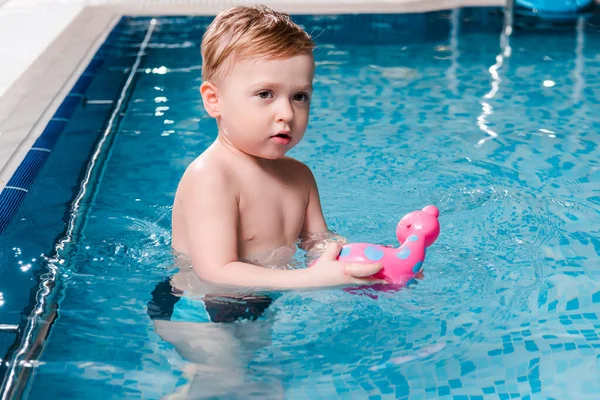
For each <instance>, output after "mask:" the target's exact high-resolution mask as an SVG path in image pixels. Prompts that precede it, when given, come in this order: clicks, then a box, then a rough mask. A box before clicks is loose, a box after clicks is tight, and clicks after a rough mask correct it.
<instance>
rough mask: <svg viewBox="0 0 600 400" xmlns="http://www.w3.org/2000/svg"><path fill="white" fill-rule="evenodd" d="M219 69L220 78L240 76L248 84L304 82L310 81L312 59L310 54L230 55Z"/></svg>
mask: <svg viewBox="0 0 600 400" xmlns="http://www.w3.org/2000/svg"><path fill="white" fill-rule="evenodd" d="M220 69H221V71H220V72H221V73H220V74H219V75H220V76H221V77H222V78H240V79H242V81H243V83H244V84H248V85H252V84H254V83H256V82H268V81H273V82H276V81H278V80H286V81H290V80H291V81H294V82H296V83H301V84H306V83H312V78H313V74H314V59H313V57H312V54H299V55H295V56H291V57H279V58H269V57H265V56H261V55H252V56H246V57H231V58H230V59H228V60H225V62H224V63H223V64H222V65H221V68H220ZM304 81H306V82H304Z"/></svg>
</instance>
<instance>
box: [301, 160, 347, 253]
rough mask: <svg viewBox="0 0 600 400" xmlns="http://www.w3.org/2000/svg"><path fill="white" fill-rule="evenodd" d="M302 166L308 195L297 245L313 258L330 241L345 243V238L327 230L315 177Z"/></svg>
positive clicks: (308, 169)
mask: <svg viewBox="0 0 600 400" xmlns="http://www.w3.org/2000/svg"><path fill="white" fill-rule="evenodd" d="M302 166H303V167H304V168H303V171H302V172H303V173H304V179H305V180H306V182H307V184H308V185H309V196H308V204H307V206H306V213H305V217H304V225H303V226H302V232H301V233H300V238H301V241H300V244H299V247H300V248H301V249H302V250H305V251H307V252H309V256H308V258H309V259H313V258H315V257H316V256H318V255H320V254H321V253H322V252H323V251H324V250H325V248H326V247H327V246H328V245H329V244H331V243H341V244H344V243H346V238H344V237H342V236H340V235H338V234H337V233H335V232H332V231H329V230H328V228H327V223H326V222H325V218H324V217H323V209H322V208H321V199H320V198H319V189H318V187H317V182H316V181H315V177H314V176H313V174H312V171H311V170H310V168H308V167H307V166H306V165H304V164H302Z"/></svg>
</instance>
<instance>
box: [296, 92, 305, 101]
mask: <svg viewBox="0 0 600 400" xmlns="http://www.w3.org/2000/svg"><path fill="white" fill-rule="evenodd" d="M294 100H295V101H302V102H304V101H308V95H307V94H306V93H298V94H296V95H294Z"/></svg>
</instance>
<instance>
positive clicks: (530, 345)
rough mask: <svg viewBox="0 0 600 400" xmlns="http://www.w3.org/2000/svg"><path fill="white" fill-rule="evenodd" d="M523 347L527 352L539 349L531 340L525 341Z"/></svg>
mask: <svg viewBox="0 0 600 400" xmlns="http://www.w3.org/2000/svg"><path fill="white" fill-rule="evenodd" d="M525 349H526V350H527V351H529V352H537V351H539V350H540V349H539V348H538V347H537V345H536V344H535V342H534V341H533V340H526V341H525Z"/></svg>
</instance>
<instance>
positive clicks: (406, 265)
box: [338, 205, 440, 284]
mask: <svg viewBox="0 0 600 400" xmlns="http://www.w3.org/2000/svg"><path fill="white" fill-rule="evenodd" d="M438 215H439V210H438V209H437V207H436V206H431V205H430V206H427V207H425V208H423V210H419V211H413V212H411V213H410V214H407V215H405V216H404V217H403V218H402V219H401V220H400V222H398V227H397V228H396V236H397V237H398V241H399V242H400V244H401V246H400V247H398V248H390V247H385V246H380V245H375V244H369V243H352V244H347V245H345V246H344V247H342V251H341V252H340V255H339V256H338V260H340V261H344V262H349V263H373V262H380V263H382V264H383V268H382V269H381V271H379V272H378V273H376V274H375V275H373V277H374V278H378V279H385V280H386V281H388V282H389V283H395V284H406V283H408V282H409V281H410V280H411V279H413V278H414V277H415V275H417V274H418V273H419V272H420V271H421V268H422V265H423V261H425V249H426V248H427V247H429V246H431V245H432V244H433V242H435V240H436V239H437V238H438V236H439V234H440V223H439V221H438Z"/></svg>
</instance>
